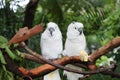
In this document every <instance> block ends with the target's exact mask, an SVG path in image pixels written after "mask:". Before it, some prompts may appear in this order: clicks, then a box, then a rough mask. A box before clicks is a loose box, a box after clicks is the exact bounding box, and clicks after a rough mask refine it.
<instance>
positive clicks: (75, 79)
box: [63, 22, 86, 80]
mask: <svg viewBox="0 0 120 80" xmlns="http://www.w3.org/2000/svg"><path fill="white" fill-rule="evenodd" d="M85 49H86V39H85V36H84V33H83V24H82V23H79V22H73V23H71V24H70V25H69V26H68V29H67V39H66V42H65V50H64V51H63V55H65V56H79V55H80V51H81V50H85ZM67 67H70V68H73V69H77V70H81V68H80V67H77V66H74V65H71V64H68V65H67ZM64 74H66V75H67V79H68V80H79V78H80V77H83V75H81V74H76V73H72V72H67V71H64Z"/></svg>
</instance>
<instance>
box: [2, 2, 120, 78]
mask: <svg viewBox="0 0 120 80" xmlns="http://www.w3.org/2000/svg"><path fill="white" fill-rule="evenodd" d="M20 1H25V0H0V35H2V36H4V37H6V38H7V39H8V40H9V39H10V38H12V37H13V36H14V34H15V33H16V32H17V31H18V30H19V29H20V28H22V27H24V26H28V25H25V12H26V10H27V4H26V5H25V7H23V6H20V5H18V4H17V3H19V2H20ZM31 1H33V2H34V1H38V0H31ZM12 2H14V4H11V3H12ZM11 5H12V6H11ZM14 5H16V6H17V9H16V10H15V9H14ZM31 10H32V8H31ZM29 16H30V15H29ZM50 21H53V22H56V23H57V24H58V25H59V27H60V30H61V31H62V35H63V41H64V42H65V39H66V31H67V27H68V25H69V24H70V23H71V22H73V21H79V22H82V23H83V24H84V34H85V36H86V39H87V47H88V49H89V52H90V53H92V52H93V51H94V50H96V49H98V48H99V47H101V46H103V45H105V44H106V43H107V42H109V41H111V40H112V39H113V38H115V37H117V36H119V35H120V0H39V2H38V3H37V7H36V8H35V13H34V18H33V21H32V22H30V23H31V25H30V26H28V27H29V28H31V26H34V25H36V24H39V23H42V24H43V25H44V29H45V27H46V23H48V22H50ZM39 43H40V34H38V35H36V36H33V37H32V38H30V39H29V40H28V41H27V44H28V46H29V47H30V48H31V49H32V50H33V51H36V52H38V53H40V46H39V45H38V44H39ZM107 56H108V57H112V56H115V60H116V62H117V66H118V67H117V69H116V71H118V72H120V68H119V67H120V58H119V57H120V48H119V47H118V48H117V49H115V50H113V51H111V52H109V54H107ZM28 62H29V64H28ZM33 64H34V65H33ZM21 65H23V66H24V67H26V68H32V67H36V66H39V64H37V63H34V62H30V61H28V60H23V62H22V64H21ZM0 75H3V72H2V71H1V70H0ZM1 77H2V78H4V77H5V76H1ZM2 78H1V79H2ZM13 79H14V78H11V79H9V80H13ZM62 79H63V80H65V79H64V78H62ZM96 79H97V80H108V79H109V80H119V79H118V78H113V77H111V76H107V75H102V74H96V75H93V76H91V77H89V78H87V79H86V80H96ZM38 80H40V79H39V78H38Z"/></svg>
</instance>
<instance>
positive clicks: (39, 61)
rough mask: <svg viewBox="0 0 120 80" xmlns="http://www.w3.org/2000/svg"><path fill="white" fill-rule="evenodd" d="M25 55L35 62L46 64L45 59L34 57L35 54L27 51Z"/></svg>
mask: <svg viewBox="0 0 120 80" xmlns="http://www.w3.org/2000/svg"><path fill="white" fill-rule="evenodd" d="M23 55H24V58H25V59H28V60H30V61H34V62H37V63H40V64H45V63H44V62H43V61H41V60H40V59H38V58H36V57H34V56H33V55H30V54H27V53H23Z"/></svg>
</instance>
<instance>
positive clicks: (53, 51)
mask: <svg viewBox="0 0 120 80" xmlns="http://www.w3.org/2000/svg"><path fill="white" fill-rule="evenodd" d="M40 46H41V52H42V55H43V57H44V58H46V59H52V60H54V59H56V58H59V57H60V55H61V53H62V50H63V44H62V34H61V31H60V29H59V27H58V25H57V24H56V23H54V22H49V23H48V24H47V28H46V30H45V31H44V32H43V33H42V35H41V42H40ZM44 80H61V78H60V75H59V70H58V69H57V70H55V71H53V72H51V73H48V74H47V75H45V76H44Z"/></svg>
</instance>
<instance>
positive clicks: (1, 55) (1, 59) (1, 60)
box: [0, 50, 6, 64]
mask: <svg viewBox="0 0 120 80" xmlns="http://www.w3.org/2000/svg"><path fill="white" fill-rule="evenodd" d="M0 62H1V63H2V64H6V61H5V59H4V56H3V54H2V51H1V50H0Z"/></svg>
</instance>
